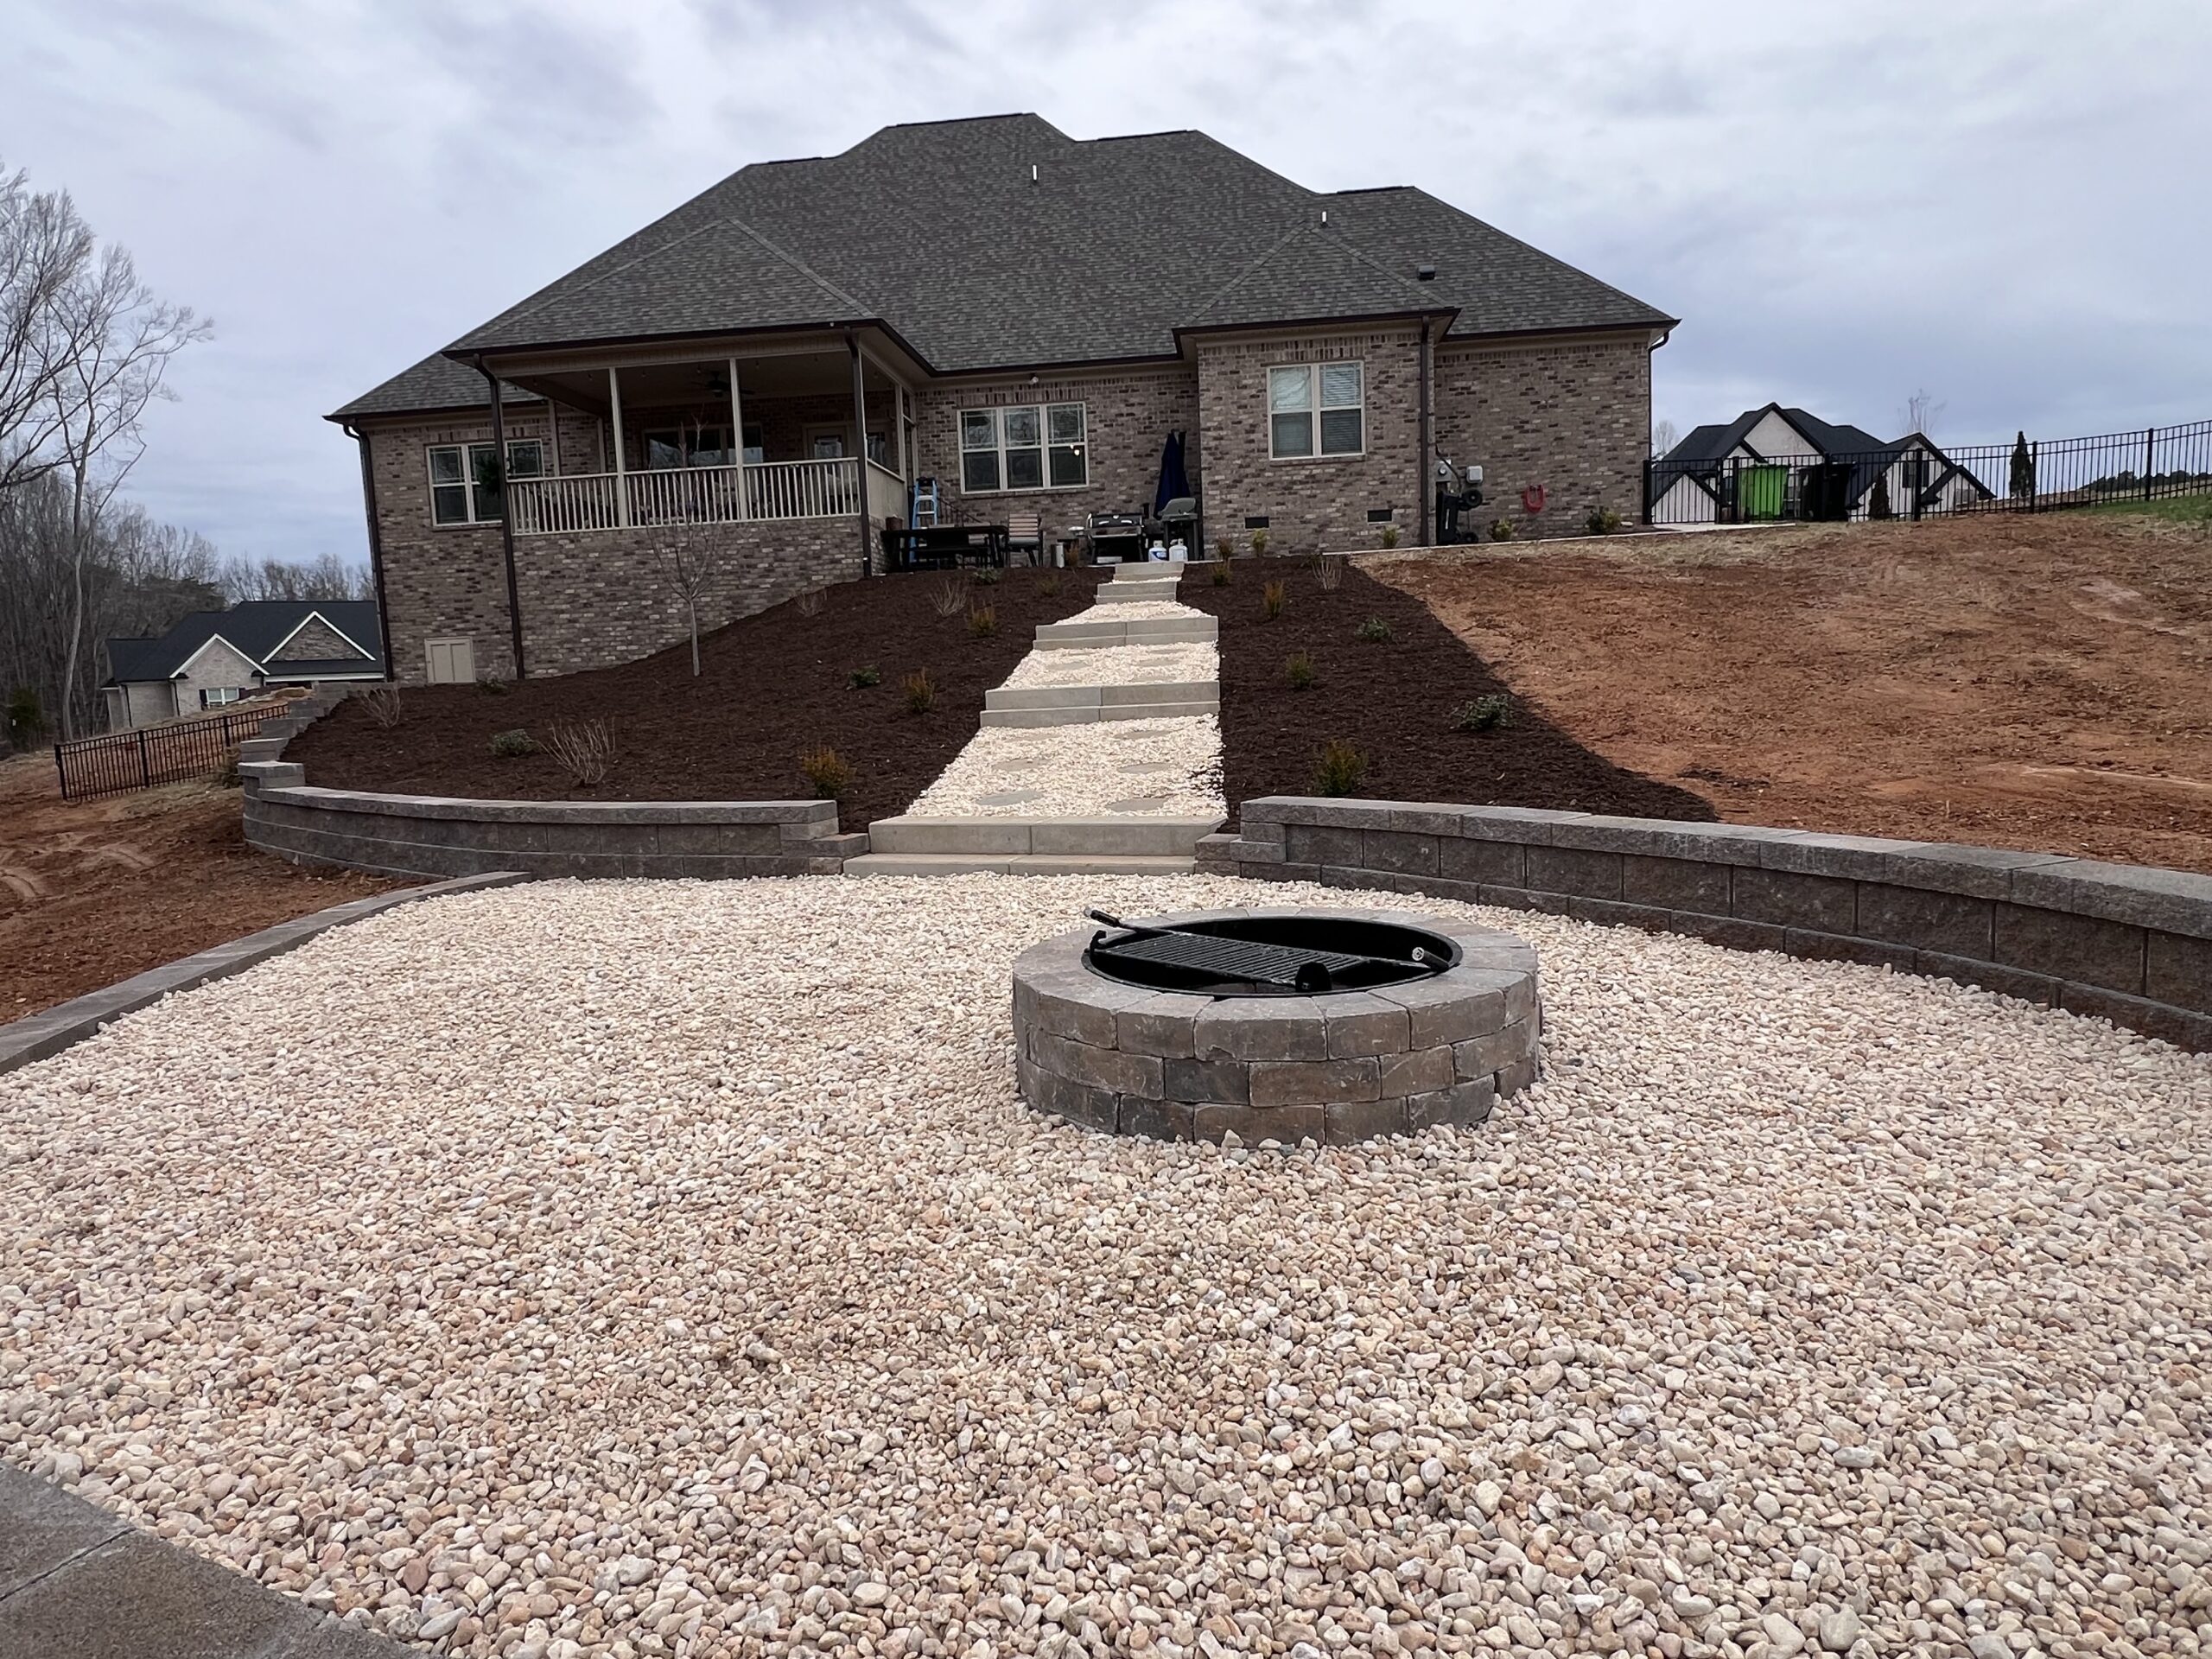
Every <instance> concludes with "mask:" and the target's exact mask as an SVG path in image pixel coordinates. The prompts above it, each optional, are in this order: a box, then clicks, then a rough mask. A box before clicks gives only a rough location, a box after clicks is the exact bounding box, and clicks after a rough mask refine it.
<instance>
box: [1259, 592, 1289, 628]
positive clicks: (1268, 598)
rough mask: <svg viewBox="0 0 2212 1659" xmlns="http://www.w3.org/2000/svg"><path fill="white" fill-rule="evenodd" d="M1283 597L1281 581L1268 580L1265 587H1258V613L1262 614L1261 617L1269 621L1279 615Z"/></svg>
mask: <svg viewBox="0 0 2212 1659" xmlns="http://www.w3.org/2000/svg"><path fill="white" fill-rule="evenodd" d="M1283 598H1284V595H1283V587H1282V583H1281V582H1269V583H1268V585H1267V586H1266V587H1264V588H1261V589H1260V614H1261V616H1262V617H1263V618H1265V619H1266V620H1268V621H1270V622H1272V621H1274V620H1275V619H1276V618H1277V617H1279V616H1281V614H1282V607H1283Z"/></svg>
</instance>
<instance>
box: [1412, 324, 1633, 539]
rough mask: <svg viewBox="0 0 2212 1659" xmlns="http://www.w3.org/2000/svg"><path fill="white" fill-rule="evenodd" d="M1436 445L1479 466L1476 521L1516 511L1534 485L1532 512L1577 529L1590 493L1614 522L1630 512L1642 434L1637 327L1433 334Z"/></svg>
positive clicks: (1551, 525)
mask: <svg viewBox="0 0 2212 1659" xmlns="http://www.w3.org/2000/svg"><path fill="white" fill-rule="evenodd" d="M1435 396H1436V443H1437V447H1438V448H1440V449H1441V450H1443V451H1444V453H1445V454H1447V455H1450V456H1451V457H1452V459H1453V460H1455V461H1458V462H1459V464H1460V465H1461V466H1463V467H1464V466H1466V465H1468V464H1469V463H1470V462H1472V463H1476V464H1478V465H1479V466H1481V467H1482V468H1483V469H1484V476H1485V483H1484V493H1485V494H1486V495H1488V497H1489V498H1490V499H1489V501H1488V503H1487V504H1486V505H1484V507H1483V508H1482V509H1481V511H1480V512H1478V513H1477V514H1476V515H1475V521H1476V523H1477V524H1478V525H1481V526H1483V527H1484V528H1487V527H1488V526H1489V524H1491V521H1492V520H1493V519H1495V518H1498V517H1499V516H1500V515H1501V514H1503V515H1504V516H1507V517H1510V518H1515V519H1516V520H1520V519H1524V518H1526V517H1527V515H1526V514H1525V513H1524V512H1522V506H1521V492H1522V488H1523V487H1524V486H1527V485H1530V484H1541V485H1542V486H1544V488H1545V492H1546V494H1547V496H1548V501H1547V505H1546V506H1545V509H1544V513H1543V516H1542V518H1541V521H1540V525H1541V529H1542V530H1543V531H1545V532H1546V533H1548V534H1551V535H1570V534H1572V535H1580V534H1581V533H1582V530H1583V519H1584V518H1585V517H1586V515H1587V514H1588V512H1589V511H1590V509H1591V508H1592V506H1594V505H1598V504H1599V503H1603V504H1604V505H1606V506H1609V507H1611V508H1612V509H1613V510H1614V511H1615V512H1618V513H1619V514H1620V515H1621V517H1622V518H1623V519H1624V520H1630V519H1633V518H1636V517H1637V514H1638V513H1639V512H1641V510H1642V501H1641V499H1640V498H1641V496H1642V493H1643V458H1644V456H1645V454H1648V453H1649V448H1650V443H1651V349H1650V343H1649V340H1648V338H1647V337H1646V336H1645V335H1643V334H1640V333H1636V334H1624V335H1618V336H1615V335H1607V336H1601V337H1597V338H1591V339H1584V340H1573V339H1565V338H1562V339H1555V340H1543V341H1536V342H1532V343H1529V344H1526V345H1469V346H1459V345H1452V344H1449V343H1447V344H1445V345H1441V346H1438V348H1437V352H1436V393H1435Z"/></svg>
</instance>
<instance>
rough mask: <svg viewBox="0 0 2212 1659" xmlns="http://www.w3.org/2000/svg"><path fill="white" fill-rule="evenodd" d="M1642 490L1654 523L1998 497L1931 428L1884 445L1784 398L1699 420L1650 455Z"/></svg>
mask: <svg viewBox="0 0 2212 1659" xmlns="http://www.w3.org/2000/svg"><path fill="white" fill-rule="evenodd" d="M1645 490H1646V499H1647V503H1648V505H1649V509H1650V518H1651V522H1652V523H1653V524H1716V523H1745V522H1756V521H1758V520H1760V519H1767V518H1821V519H1846V518H1869V517H1872V516H1878V515H1881V514H1883V513H1885V512H1886V514H1887V515H1888V516H1890V517H1893V518H1918V517H1920V516H1921V515H1922V514H1923V513H1929V512H1956V511H1957V510H1958V509H1960V508H1961V507H1966V506H1971V505H1974V503H1976V502H1979V501H1987V500H1990V499H1993V496H1992V493H1991V492H1990V490H1989V488H1988V486H1986V485H1985V484H1983V483H1982V481H1981V480H1980V479H1978V478H1976V477H1975V476H1974V474H1972V473H1970V472H1967V470H1966V469H1965V468H1963V467H1959V466H1956V465H1955V464H1954V463H1953V462H1952V461H1951V460H1950V458H1949V457H1948V456H1947V455H1945V454H1944V453H1943V452H1942V450H1941V449H1938V448H1936V445H1935V443H1934V442H1933V441H1931V440H1930V439H1929V437H1928V436H1927V435H1925V434H1924V433H1920V432H1914V433H1910V434H1908V435H1906V436H1904V437H1902V438H1899V439H1897V441H1896V442H1891V443H1885V442H1883V441H1882V440H1881V439H1879V438H1878V437H1876V436H1875V435H1873V434H1872V433H1871V432H1868V431H1866V430H1865V429H1862V428H1859V427H1856V426H1837V425H1834V424H1831V423H1829V422H1827V421H1824V420H1821V418H1820V417H1819V416H1815V415H1809V414H1808V413H1806V412H1805V410H1802V409H1784V408H1783V406H1782V405H1781V404H1768V405H1767V406H1766V407H1765V408H1764V409H1747V410H1745V411H1744V412H1743V413H1742V414H1741V415H1738V416H1737V417H1736V418H1735V419H1734V420H1732V421H1730V422H1728V423H1726V425H1718V426H1700V427H1698V428H1696V429H1694V430H1693V431H1692V432H1691V433H1690V435H1688V437H1686V438H1684V439H1683V440H1682V441H1681V442H1680V443H1678V444H1676V445H1675V447H1674V448H1672V449H1670V450H1669V451H1668V452H1667V453H1666V454H1663V455H1662V456H1660V457H1659V458H1658V459H1657V460H1656V461H1653V462H1652V463H1651V470H1650V476H1649V479H1648V480H1647V481H1646V486H1645Z"/></svg>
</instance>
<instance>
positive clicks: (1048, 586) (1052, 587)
mask: <svg viewBox="0 0 2212 1659" xmlns="http://www.w3.org/2000/svg"><path fill="white" fill-rule="evenodd" d="M1037 591H1038V592H1039V593H1040V594H1044V595H1045V597H1046V598H1047V599H1050V598H1052V596H1053V595H1054V594H1058V592H1059V591H1060V573H1059V572H1058V571H1057V570H1048V571H1046V573H1045V579H1044V581H1042V582H1039V583H1038V584H1037Z"/></svg>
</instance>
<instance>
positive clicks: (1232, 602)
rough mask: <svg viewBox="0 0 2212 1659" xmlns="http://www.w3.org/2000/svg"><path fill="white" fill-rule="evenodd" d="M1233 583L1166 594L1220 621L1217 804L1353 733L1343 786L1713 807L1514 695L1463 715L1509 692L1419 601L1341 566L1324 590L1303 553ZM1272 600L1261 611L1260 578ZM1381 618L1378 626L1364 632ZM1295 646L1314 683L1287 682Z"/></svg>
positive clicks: (1486, 797) (1633, 813)
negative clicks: (1274, 591)
mask: <svg viewBox="0 0 2212 1659" xmlns="http://www.w3.org/2000/svg"><path fill="white" fill-rule="evenodd" d="M1229 569H1230V583H1229V585H1228V586H1227V587H1217V586H1215V585H1214V583H1213V580H1212V572H1211V570H1206V569H1201V570H1194V571H1192V574H1191V575H1189V576H1188V577H1187V578H1186V579H1185V581H1184V582H1183V587H1182V592H1181V594H1179V597H1180V598H1181V599H1182V600H1183V601H1184V602H1185V604H1188V605H1192V606H1194V607H1198V609H1200V610H1204V611H1209V612H1211V613H1213V614H1214V615H1215V616H1217V617H1218V618H1220V619H1221V728H1222V746H1223V753H1224V763H1223V766H1224V774H1225V777H1224V782H1225V784H1226V785H1227V790H1226V792H1227V795H1228V798H1229V801H1230V808H1231V810H1234V809H1235V807H1236V804H1238V803H1239V802H1243V801H1248V800H1251V799H1253V798H1255V797H1257V796H1262V795H1311V794H1313V793H1316V792H1317V791H1316V788H1315V769H1316V763H1317V760H1318V756H1319V751H1320V749H1321V747H1323V745H1325V744H1326V743H1328V742H1330V741H1332V740H1341V741H1344V742H1347V743H1350V744H1351V746H1352V747H1354V748H1356V749H1357V750H1358V751H1359V752H1360V753H1361V754H1362V755H1363V757H1364V759H1365V761H1366V765H1365V768H1364V770H1363V772H1362V773H1361V776H1360V779H1359V781H1358V783H1357V785H1356V786H1355V787H1354V788H1352V789H1351V790H1350V791H1348V792H1350V793H1352V794H1356V795H1364V796H1370V797H1376V798H1384V799H1389V800H1403V801H1464V802H1467V803H1469V804H1475V805H1482V806H1540V807H1550V808H1554V809H1558V810H1569V811H1584V812H1608V813H1618V814H1621V815H1623V816H1626V817H1646V818H1698V819H1710V818H1711V817H1713V809H1712V807H1711V806H1710V805H1709V804H1707V803H1706V802H1705V801H1704V800H1703V799H1702V798H1700V797H1698V796H1696V795H1694V794H1692V793H1690V792H1689V791H1688V790H1684V789H1678V788H1675V787H1674V786H1672V785H1667V784H1662V783H1657V782H1655V781H1654V780H1652V779H1649V778H1644V777H1641V776H1639V775H1637V773H1635V772H1629V771H1625V770H1624V769H1623V768H1621V767H1619V766H1615V765H1613V764H1612V763H1611V761H1609V760H1605V758H1604V757H1602V756H1600V755H1598V754H1594V753H1592V752H1591V751H1590V750H1588V749H1586V748H1585V747H1582V746H1581V745H1580V744H1579V743H1577V742H1576V741H1574V740H1573V739H1572V738H1570V737H1568V736H1567V734H1565V733H1564V732H1562V731H1560V729H1559V728H1557V727H1556V726H1554V725H1553V724H1552V723H1551V721H1549V720H1548V719H1547V718H1545V716H1544V715H1543V713H1542V712H1541V710H1540V709H1535V708H1532V707H1530V706H1529V705H1528V704H1527V703H1526V702H1522V700H1521V699H1520V698H1519V697H1517V696H1516V697H1514V698H1513V701H1512V703H1511V706H1510V711H1509V712H1508V713H1507V714H1506V715H1505V717H1504V721H1503V724H1501V725H1498V726H1496V727H1494V728H1491V729H1488V730H1466V729H1462V728H1461V726H1460V724H1459V721H1460V718H1461V716H1462V714H1463V712H1464V711H1465V709H1466V707H1467V705H1468V704H1469V703H1470V702H1474V701H1475V700H1477V699H1478V698H1483V697H1494V696H1502V695H1510V690H1509V688H1508V687H1507V686H1506V684H1505V683H1503V681H1501V680H1500V679H1499V678H1498V677H1497V675H1495V674H1494V673H1492V672H1491V669H1490V666H1489V664H1486V663H1484V661H1483V659H1482V658H1479V657H1478V656H1476V655H1475V653H1474V652H1471V651H1470V650H1469V649H1468V648H1467V647H1466V646H1465V645H1464V644H1462V643H1461V642H1460V640H1459V639H1458V638H1457V637H1456V636H1454V635H1453V633H1452V631H1451V630H1450V629H1448V628H1446V626H1444V625H1443V624H1442V623H1440V622H1439V621H1438V620H1436V618H1435V617H1433V615H1431V614H1430V613H1429V612H1428V609H1427V607H1425V606H1424V605H1422V604H1421V601H1419V600H1417V599H1414V598H1413V597H1411V596H1410V595H1408V594H1402V593H1400V592H1399V591H1398V590H1397V589H1396V588H1386V587H1384V586H1383V584H1382V583H1381V582H1376V581H1375V580H1374V579H1373V578H1372V577H1370V576H1369V575H1365V574H1364V573H1363V572H1362V571H1360V570H1358V569H1353V568H1350V567H1346V568H1344V569H1343V570H1342V572H1341V575H1342V578H1343V579H1342V582H1340V584H1339V585H1338V587H1337V588H1335V589H1334V590H1331V589H1329V588H1324V587H1323V586H1322V585H1321V575H1320V572H1319V569H1318V568H1317V567H1316V565H1315V564H1314V563H1313V561H1312V560H1310V559H1303V558H1300V559H1241V560H1238V561H1236V562H1235V563H1232V564H1231V565H1230V567H1229ZM1270 582H1281V583H1282V585H1283V589H1284V593H1283V606H1282V612H1281V615H1279V616H1277V617H1275V618H1274V619H1273V620H1269V619H1268V617H1267V615H1266V614H1265V606H1264V594H1265V589H1266V587H1267V585H1268V583H1270ZM1374 623H1380V624H1381V625H1382V626H1381V627H1380V628H1377V627H1374V626H1369V629H1368V632H1370V634H1376V635H1379V634H1380V633H1381V632H1382V630H1383V629H1385V628H1386V629H1387V630H1388V637H1387V638H1381V637H1376V638H1362V637H1361V629H1362V626H1363V624H1368V625H1371V624H1374ZM1301 652H1302V653H1304V654H1305V656H1306V658H1308V659H1310V661H1311V663H1312V664H1313V683H1312V684H1311V685H1309V686H1308V687H1306V689H1305V690H1298V689H1296V688H1294V686H1293V685H1292V683H1291V677H1290V672H1289V668H1288V664H1289V661H1290V659H1291V658H1293V657H1294V656H1297V655H1298V654H1300V653H1301Z"/></svg>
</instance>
